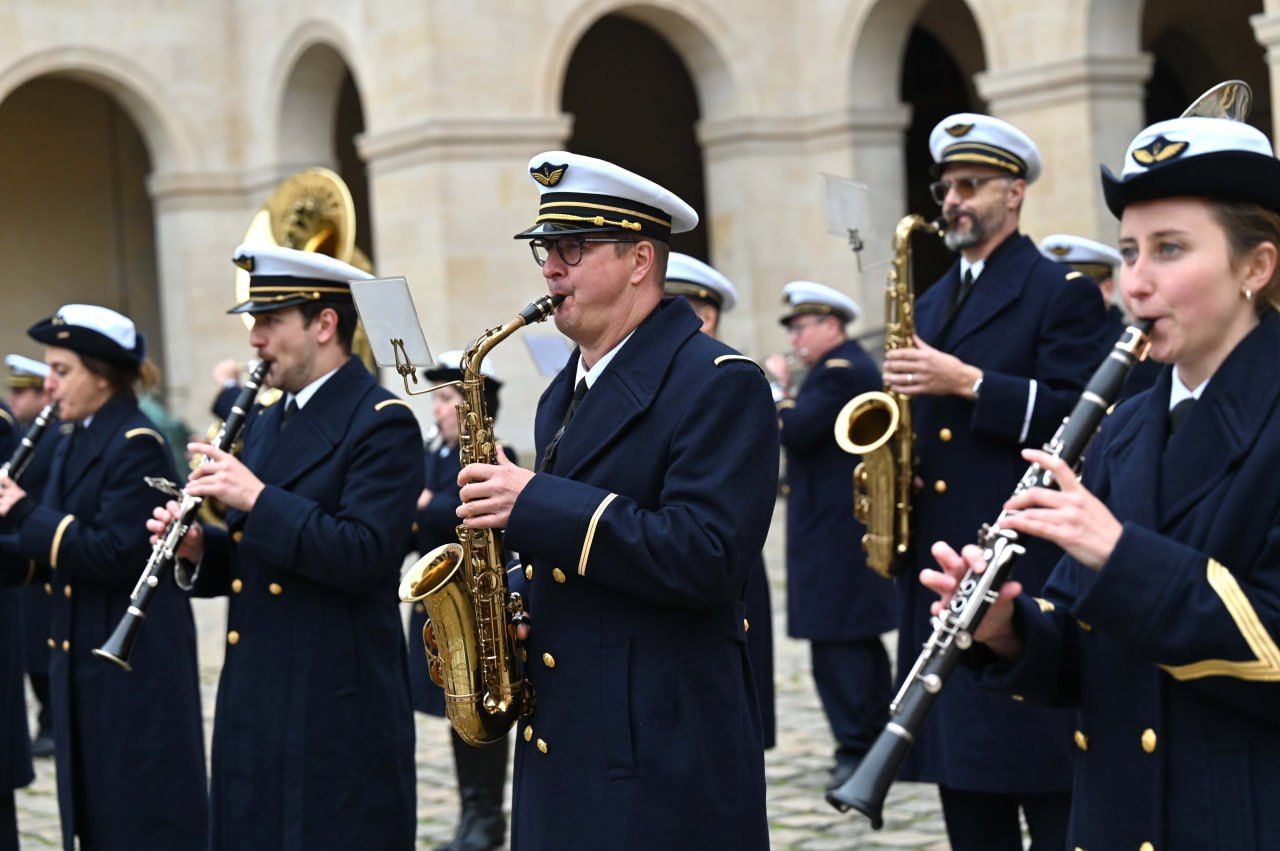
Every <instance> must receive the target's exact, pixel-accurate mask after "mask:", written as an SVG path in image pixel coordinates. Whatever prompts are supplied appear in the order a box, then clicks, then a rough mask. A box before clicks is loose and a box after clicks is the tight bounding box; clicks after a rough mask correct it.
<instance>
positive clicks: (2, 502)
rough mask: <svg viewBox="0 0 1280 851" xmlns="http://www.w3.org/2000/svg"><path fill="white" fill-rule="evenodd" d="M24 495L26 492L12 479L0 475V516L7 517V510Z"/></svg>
mask: <svg viewBox="0 0 1280 851" xmlns="http://www.w3.org/2000/svg"><path fill="white" fill-rule="evenodd" d="M26 495H27V492H26V491H24V490H23V489H22V488H21V486H19V485H18V483H17V482H15V481H14V480H13V479H10V478H9V477H8V476H4V477H0V517H8V516H9V511H10V510H11V509H12V508H13V507H14V506H15V505H17V504H18V502H19V501H21V500H22V499H23V498H24V497H26Z"/></svg>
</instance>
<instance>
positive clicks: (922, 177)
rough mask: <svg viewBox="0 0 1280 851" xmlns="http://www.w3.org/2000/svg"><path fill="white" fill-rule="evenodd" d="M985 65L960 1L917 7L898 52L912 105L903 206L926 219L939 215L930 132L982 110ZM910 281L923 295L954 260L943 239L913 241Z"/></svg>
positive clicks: (974, 29) (936, 1) (941, 0)
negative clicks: (978, 83)
mask: <svg viewBox="0 0 1280 851" xmlns="http://www.w3.org/2000/svg"><path fill="white" fill-rule="evenodd" d="M985 67H986V60H985V58H984V55H983V49H982V36H981V35H980V33H979V31H978V25H977V23H976V22H975V21H974V19H973V15H972V13H970V11H969V7H968V6H966V5H965V3H964V0H930V1H929V2H928V3H926V4H925V6H924V8H922V9H921V10H920V15H919V17H918V18H917V19H916V22H915V25H914V26H913V27H912V28H911V32H910V34H909V36H908V37H907V46H906V49H905V50H904V51H903V56H902V75H901V78H900V79H901V89H900V91H901V97H902V101H903V102H904V103H906V104H909V105H910V107H911V123H910V125H909V126H908V127H907V137H906V144H905V151H906V162H907V168H906V175H907V210H908V211H909V212H912V213H918V214H920V215H922V216H924V217H925V218H934V217H935V216H937V215H938V213H939V210H938V205H937V203H936V202H935V201H934V200H933V198H932V196H931V195H930V194H929V184H930V183H932V182H933V180H934V179H935V178H934V176H933V172H932V170H931V169H930V166H931V165H932V163H933V159H932V157H931V156H930V153H929V133H930V131H931V130H933V128H934V125H936V124H937V123H938V122H939V121H941V120H942V119H943V118H946V117H947V116H948V115H951V114H952V113H956V112H984V111H985V110H986V105H985V104H984V103H983V102H982V99H981V98H980V97H979V96H978V92H977V89H976V88H975V87H974V75H975V74H977V73H978V72H979V71H982V70H983V69H984V68H985ZM913 260H914V271H913V283H914V285H915V289H916V293H917V294H920V293H923V292H924V291H925V290H926V289H927V288H928V287H929V285H931V284H932V283H933V282H934V281H936V280H937V279H938V278H940V277H941V276H942V274H943V273H944V272H946V270H947V268H948V267H949V266H950V265H951V263H952V262H953V261H954V260H955V255H954V254H952V253H951V252H950V251H948V250H947V249H946V247H945V246H944V245H943V244H942V241H941V240H938V239H932V238H927V237H926V238H921V239H916V240H915V241H914V255H913Z"/></svg>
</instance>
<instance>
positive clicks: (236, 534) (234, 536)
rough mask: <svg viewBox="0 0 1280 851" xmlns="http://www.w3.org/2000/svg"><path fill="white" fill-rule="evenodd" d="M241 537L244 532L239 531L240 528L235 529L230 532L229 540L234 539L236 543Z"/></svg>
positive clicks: (242, 537)
mask: <svg viewBox="0 0 1280 851" xmlns="http://www.w3.org/2000/svg"><path fill="white" fill-rule="evenodd" d="M243 539H244V532H241V531H240V530H238V529H237V530H236V531H234V532H232V533H231V540H232V541H234V542H235V543H237V544H238V543H240V541H241V540H243Z"/></svg>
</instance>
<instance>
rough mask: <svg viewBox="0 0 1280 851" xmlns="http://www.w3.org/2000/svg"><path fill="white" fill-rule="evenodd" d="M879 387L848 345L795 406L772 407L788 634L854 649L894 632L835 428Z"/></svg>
mask: <svg viewBox="0 0 1280 851" xmlns="http://www.w3.org/2000/svg"><path fill="white" fill-rule="evenodd" d="M880 388H881V380H880V371H879V370H878V369H877V368H876V364H875V361H873V360H872V359H871V356H870V355H868V354H867V353H866V352H865V351H863V349H862V347H861V346H859V345H858V343H857V342H855V341H853V340H848V341H846V342H844V343H841V344H840V345H839V346H836V347H835V348H834V349H832V350H831V351H829V352H827V353H826V354H825V355H823V357H822V359H821V360H820V361H818V363H816V364H814V366H813V369H812V370H811V371H810V372H809V374H808V376H806V377H805V381H804V384H803V385H802V386H801V387H800V390H799V392H798V393H796V397H795V399H793V400H784V401H783V402H781V403H779V405H778V422H779V426H780V428H781V431H780V432H779V437H780V438H781V440H782V448H783V449H785V450H786V453H787V487H788V488H789V493H788V494H787V634H788V635H790V636H791V637H792V638H807V639H809V640H812V641H824V642H852V641H861V640H862V639H866V638H874V637H876V636H878V635H880V633H882V632H888V631H889V630H891V629H893V626H894V621H893V583H892V582H891V581H890V580H888V579H885V578H884V577H882V576H880V575H879V574H877V573H876V572H875V571H873V570H871V569H870V568H868V567H867V560H866V553H865V552H863V549H862V536H863V534H864V533H865V532H866V527H865V526H863V525H862V524H861V523H859V522H858V521H857V520H856V519H855V518H854V516H853V469H854V467H856V466H857V465H858V462H859V461H861V460H862V459H861V458H859V457H858V456H855V455H850V454H849V453H847V452H845V451H844V450H842V449H841V448H840V447H839V446H838V445H837V444H836V438H835V422H836V416H837V415H838V414H839V413H840V409H841V408H843V407H844V406H845V403H846V402H848V401H849V400H850V399H852V398H853V397H855V396H857V395H859V394H860V393H865V392H867V391H868V390H879V389H880Z"/></svg>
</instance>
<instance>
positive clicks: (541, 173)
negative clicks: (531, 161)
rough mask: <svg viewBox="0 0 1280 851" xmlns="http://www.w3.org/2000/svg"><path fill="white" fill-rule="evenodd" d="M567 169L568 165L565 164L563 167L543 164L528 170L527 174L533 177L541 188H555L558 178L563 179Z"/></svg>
mask: <svg viewBox="0 0 1280 851" xmlns="http://www.w3.org/2000/svg"><path fill="white" fill-rule="evenodd" d="M568 168H569V165H568V164H567V163H566V164H564V165H552V164H551V163H543V164H542V165H540V166H538V167H537V168H531V169H529V174H531V175H533V179H534V180H536V181H538V182H539V183H541V184H542V185H543V186H555V185H556V184H557V183H559V182H560V178H562V177H564V173H565V170H566V169H568Z"/></svg>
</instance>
